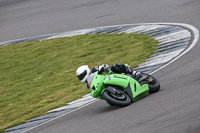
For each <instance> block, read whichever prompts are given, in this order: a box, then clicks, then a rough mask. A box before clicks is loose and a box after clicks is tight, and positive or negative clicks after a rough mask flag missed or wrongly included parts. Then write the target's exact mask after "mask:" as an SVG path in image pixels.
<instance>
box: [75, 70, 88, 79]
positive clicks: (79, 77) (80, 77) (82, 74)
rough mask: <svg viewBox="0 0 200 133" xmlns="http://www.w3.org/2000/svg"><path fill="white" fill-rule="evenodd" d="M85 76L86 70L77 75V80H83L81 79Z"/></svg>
mask: <svg viewBox="0 0 200 133" xmlns="http://www.w3.org/2000/svg"><path fill="white" fill-rule="evenodd" d="M86 75H87V70H85V71H84V72H83V73H81V74H80V75H78V76H77V77H78V79H79V80H83V78H84V77H85V76H86Z"/></svg>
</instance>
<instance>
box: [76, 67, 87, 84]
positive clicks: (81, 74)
mask: <svg viewBox="0 0 200 133" xmlns="http://www.w3.org/2000/svg"><path fill="white" fill-rule="evenodd" d="M89 74H90V68H89V67H88V65H83V66H80V67H79V68H78V69H77V70H76V75H77V76H78V79H79V80H80V81H81V82H85V81H86V80H87V78H88V76H89Z"/></svg>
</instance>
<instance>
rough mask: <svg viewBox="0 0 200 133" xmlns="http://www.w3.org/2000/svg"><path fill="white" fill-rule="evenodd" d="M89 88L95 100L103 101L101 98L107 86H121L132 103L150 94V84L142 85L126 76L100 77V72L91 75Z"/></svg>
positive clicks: (108, 74)
mask: <svg viewBox="0 0 200 133" xmlns="http://www.w3.org/2000/svg"><path fill="white" fill-rule="evenodd" d="M90 76H91V77H90V82H89V87H90V91H91V95H92V96H93V97H95V98H99V99H103V97H102V96H101V95H102V93H103V92H104V91H105V88H106V86H109V85H111V86H120V87H121V88H123V92H124V93H127V94H128V95H129V96H130V98H131V99H132V101H137V100H139V99H141V98H143V97H144V96H146V95H147V94H148V92H149V87H148V84H143V85H140V84H139V83H138V82H137V80H135V79H133V78H132V77H130V76H128V75H124V74H111V75H110V72H109V73H107V74H106V75H99V74H98V72H95V73H93V74H92V75H90Z"/></svg>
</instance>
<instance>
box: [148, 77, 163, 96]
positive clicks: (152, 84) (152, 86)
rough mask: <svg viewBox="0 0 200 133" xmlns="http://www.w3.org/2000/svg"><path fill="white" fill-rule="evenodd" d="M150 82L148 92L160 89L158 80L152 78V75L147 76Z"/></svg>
mask: <svg viewBox="0 0 200 133" xmlns="http://www.w3.org/2000/svg"><path fill="white" fill-rule="evenodd" d="M149 79H150V82H149V83H148V85H149V93H155V92H157V91H159V90H160V83H159V81H158V80H157V79H156V78H154V77H153V76H149Z"/></svg>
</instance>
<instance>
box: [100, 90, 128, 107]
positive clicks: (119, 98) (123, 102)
mask: <svg viewBox="0 0 200 133" xmlns="http://www.w3.org/2000/svg"><path fill="white" fill-rule="evenodd" d="M102 97H103V98H104V99H105V100H106V101H107V103H108V104H110V105H116V106H121V107H125V106H128V105H129V104H130V103H131V98H130V97H129V96H128V95H127V94H125V93H123V94H121V95H116V94H113V93H111V92H109V91H104V92H103V93H102Z"/></svg>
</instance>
